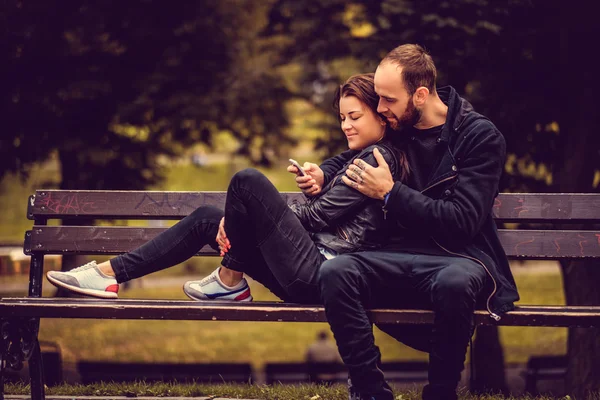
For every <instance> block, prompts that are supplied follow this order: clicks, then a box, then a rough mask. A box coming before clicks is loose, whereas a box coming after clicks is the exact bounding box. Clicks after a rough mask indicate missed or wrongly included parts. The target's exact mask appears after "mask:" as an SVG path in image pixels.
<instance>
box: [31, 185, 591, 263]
mask: <svg viewBox="0 0 600 400" xmlns="http://www.w3.org/2000/svg"><path fill="white" fill-rule="evenodd" d="M281 195H282V197H283V198H284V199H285V200H286V201H287V202H288V204H289V203H291V202H292V201H299V202H303V201H304V197H303V196H302V194H301V193H298V192H282V193H281ZM225 197H226V193H225V192H157V191H85V190H81V191H68V190H38V191H36V193H35V195H33V196H31V197H30V198H29V204H28V210H27V216H28V218H29V219H32V220H34V221H35V225H34V227H33V229H32V230H31V231H28V232H27V233H26V237H25V246H24V249H25V252H26V254H34V253H37V254H65V253H73V254H101V255H114V254H120V253H123V252H126V251H129V250H132V249H134V248H136V247H138V246H140V245H141V244H143V243H145V242H146V241H148V240H150V239H151V238H152V237H154V236H155V235H157V234H158V233H160V232H161V231H162V230H164V229H166V228H162V227H161V228H156V227H146V226H114V224H113V225H112V226H111V225H108V226H106V224H104V225H100V226H98V225H93V222H91V221H93V220H108V221H110V220H178V219H181V218H183V217H185V216H186V215H188V214H189V213H191V212H192V211H193V210H195V209H196V208H197V207H199V206H202V205H212V206H216V207H221V208H222V207H223V206H224V204H225ZM493 215H494V218H495V220H496V221H497V222H498V223H500V224H502V223H516V225H518V226H519V228H518V229H517V228H515V229H500V230H499V233H500V240H501V242H502V244H503V246H504V249H505V251H506V253H507V255H508V256H509V257H511V258H522V259H562V258H575V259H576V258H585V257H600V231H592V230H581V229H579V227H578V226H577V225H580V224H582V223H597V222H599V221H600V194H572V193H566V194H538V193H535V194H510V193H501V194H499V195H498V197H497V198H496V201H495V204H494V207H493ZM58 219H68V221H69V222H70V223H72V224H75V223H78V221H81V222H85V224H86V226H65V225H59V226H55V225H47V223H48V221H49V220H58ZM522 224H527V225H528V227H529V228H535V229H522ZM555 224H560V226H561V229H555V228H554V225H555ZM567 224H574V227H575V228H577V229H569V230H567V229H565V228H564V227H565V226H567ZM198 255H217V254H216V252H215V251H214V250H212V249H211V248H210V247H205V248H203V249H202V250H201V251H200V252H199V253H198Z"/></svg>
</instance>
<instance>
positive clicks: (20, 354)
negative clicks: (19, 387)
mask: <svg viewBox="0 0 600 400" xmlns="http://www.w3.org/2000/svg"><path fill="white" fill-rule="evenodd" d="M1 322H2V324H1V329H0V331H1V335H0V340H1V342H2V343H1V348H0V400H3V399H4V373H5V371H6V367H8V366H10V367H11V368H12V369H15V370H20V369H21V368H23V362H24V361H27V360H29V376H30V377H31V398H32V399H33V400H44V398H45V394H44V369H43V364H42V354H41V352H40V344H39V342H38V330H39V326H40V325H39V324H40V320H39V319H38V318H31V319H20V318H16V319H10V320H2V321H1Z"/></svg>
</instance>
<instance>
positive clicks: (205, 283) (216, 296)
mask: <svg viewBox="0 0 600 400" xmlns="http://www.w3.org/2000/svg"><path fill="white" fill-rule="evenodd" d="M220 269H221V267H219V268H217V269H215V270H214V271H213V272H212V273H211V274H210V275H208V276H207V277H206V278H204V279H202V280H199V281H189V282H186V283H185V284H184V285H183V292H184V293H185V294H186V295H187V296H188V297H189V298H190V299H192V300H219V301H221V300H229V301H252V295H251V294H250V286H248V281H247V280H246V278H242V280H241V281H240V282H239V283H238V284H237V285H235V286H227V285H225V284H224V283H223V281H221V278H220V277H219V270H220Z"/></svg>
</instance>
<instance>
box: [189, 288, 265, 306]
mask: <svg viewBox="0 0 600 400" xmlns="http://www.w3.org/2000/svg"><path fill="white" fill-rule="evenodd" d="M183 293H185V295H186V296H187V297H189V298H190V299H192V300H195V301H207V302H215V301H231V302H235V303H243V302H249V301H252V300H253V298H252V295H250V296H248V297H246V298H245V299H244V300H233V299H223V298H220V299H206V298H201V297H194V296H193V295H191V294H189V293H188V292H186V291H185V290H184V291H183Z"/></svg>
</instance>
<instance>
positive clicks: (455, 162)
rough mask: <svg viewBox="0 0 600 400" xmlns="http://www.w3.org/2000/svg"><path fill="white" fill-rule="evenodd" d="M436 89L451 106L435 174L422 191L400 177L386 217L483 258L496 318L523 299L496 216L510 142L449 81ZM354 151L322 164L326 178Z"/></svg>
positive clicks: (488, 301)
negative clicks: (489, 278) (503, 243)
mask: <svg viewBox="0 0 600 400" xmlns="http://www.w3.org/2000/svg"><path fill="white" fill-rule="evenodd" d="M437 91H438V95H439V96H440V98H441V100H442V101H443V102H444V103H445V104H446V105H447V106H448V115H447V117H446V123H445V124H444V126H443V128H442V131H441V134H440V136H439V138H438V145H437V147H436V148H437V151H439V153H438V157H437V162H436V165H435V166H434V168H433V173H432V175H431V179H430V180H429V183H428V184H427V185H426V187H425V189H424V190H422V191H417V190H414V189H412V188H410V187H408V186H407V185H405V184H402V183H400V182H396V183H395V184H394V187H393V189H392V191H391V193H390V196H389V199H388V202H387V205H386V209H387V210H388V213H387V218H393V219H394V220H395V221H397V222H398V225H399V228H398V232H402V235H405V234H406V233H407V232H409V233H410V232H413V233H415V234H416V235H419V236H422V237H431V238H432V239H433V240H434V242H435V245H437V246H438V247H439V248H440V249H442V250H443V251H444V252H447V253H448V255H460V256H463V257H467V258H470V259H473V260H474V261H476V262H478V263H479V264H481V265H482V267H484V268H485V269H486V270H487V272H488V275H489V276H490V277H491V278H492V279H491V280H490V285H489V287H488V290H487V295H486V296H485V299H483V304H482V305H484V306H485V307H486V308H487V309H488V311H489V312H490V314H491V316H492V317H494V318H495V319H497V320H498V319H500V315H501V314H502V313H504V312H506V311H510V310H512V309H513V308H514V304H513V302H515V301H517V300H519V295H518V293H517V288H516V285H515V281H514V278H513V276H512V273H511V271H510V267H509V264H508V259H507V258H506V254H505V253H504V249H503V248H502V245H501V243H500V239H499V238H498V231H497V229H496V224H495V222H494V220H493V218H492V207H493V205H494V200H495V198H496V196H497V195H498V183H499V180H500V176H501V174H502V171H503V169H504V162H505V157H506V143H505V141H504V137H503V136H502V134H501V133H500V132H499V131H498V129H497V128H496V127H495V126H494V124H493V123H492V122H491V121H490V120H488V119H487V118H486V117H484V116H483V115H481V114H478V113H476V112H475V111H474V110H473V107H472V106H471V104H469V102H467V101H466V100H464V99H462V98H461V97H460V96H459V95H458V93H457V92H456V90H454V89H453V88H452V87H450V86H446V87H443V88H438V90H437ZM397 134H398V135H402V132H397ZM351 155H352V153H351V152H344V153H342V154H340V155H339V156H336V157H333V158H330V159H328V160H326V161H325V162H324V163H323V164H322V165H321V169H322V170H323V172H324V174H325V182H328V180H329V179H331V178H332V177H333V175H334V174H335V172H336V171H338V170H339V167H340V166H341V165H343V164H344V162H345V160H347V159H348V158H349V157H351Z"/></svg>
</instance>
